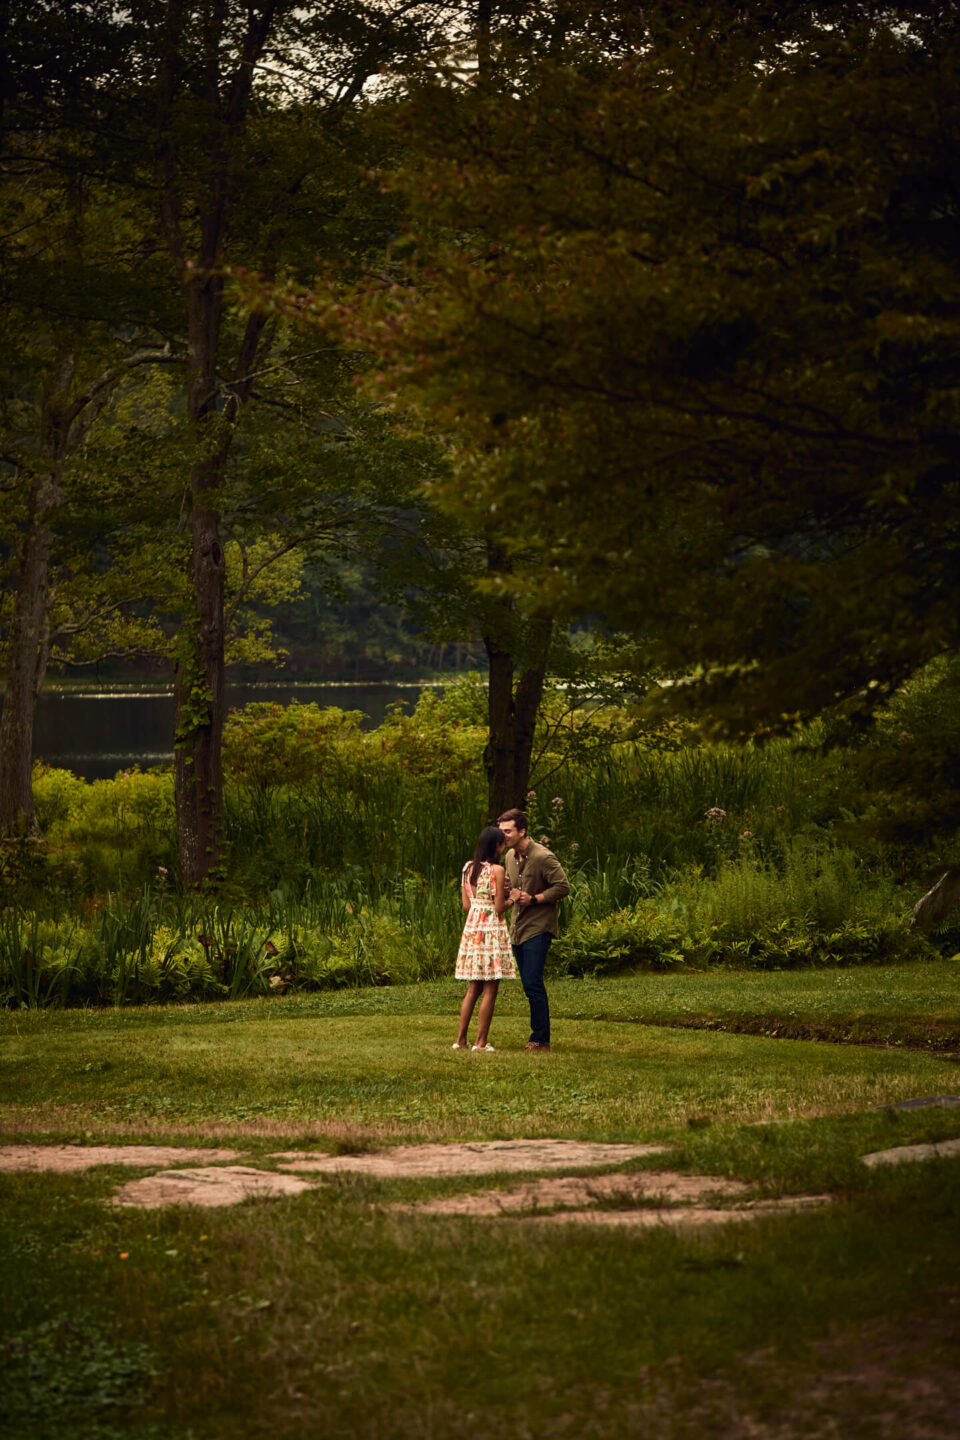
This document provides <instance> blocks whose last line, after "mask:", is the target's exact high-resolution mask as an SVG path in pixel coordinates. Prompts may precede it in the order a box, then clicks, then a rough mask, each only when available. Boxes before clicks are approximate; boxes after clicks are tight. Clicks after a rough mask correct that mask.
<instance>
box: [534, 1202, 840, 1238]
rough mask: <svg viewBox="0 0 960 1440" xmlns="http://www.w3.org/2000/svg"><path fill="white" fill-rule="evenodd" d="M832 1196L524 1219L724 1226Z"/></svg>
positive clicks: (643, 1226) (644, 1226)
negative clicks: (712, 1207)
mask: <svg viewBox="0 0 960 1440" xmlns="http://www.w3.org/2000/svg"><path fill="white" fill-rule="evenodd" d="M832 1204H833V1196H832V1195H784V1196H783V1197H782V1198H781V1199H779V1200H754V1201H751V1202H748V1203H747V1204H746V1205H734V1206H732V1207H731V1208H730V1209H729V1210H710V1209H707V1208H705V1207H703V1206H700V1205H686V1206H680V1207H678V1208H677V1209H675V1210H667V1209H651V1208H648V1209H646V1210H560V1211H557V1213H556V1214H553V1215H532V1216H529V1217H526V1218H528V1219H530V1220H532V1221H535V1222H536V1223H537V1224H539V1225H568V1224H575V1225H632V1226H633V1227H634V1228H635V1229H640V1230H655V1229H656V1228H657V1227H658V1226H664V1225H666V1226H670V1227H671V1228H676V1227H677V1226H680V1225H728V1224H730V1223H731V1222H732V1221H735V1220H764V1219H766V1218H767V1217H769V1216H772V1215H795V1214H796V1213H797V1211H798V1210H819V1209H820V1208H821V1207H822V1206H824V1205H832Z"/></svg>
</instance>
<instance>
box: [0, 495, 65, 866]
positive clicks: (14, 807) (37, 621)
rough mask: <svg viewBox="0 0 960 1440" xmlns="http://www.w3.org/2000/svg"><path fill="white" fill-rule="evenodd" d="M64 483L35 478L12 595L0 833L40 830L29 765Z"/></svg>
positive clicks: (0, 717)
mask: <svg viewBox="0 0 960 1440" xmlns="http://www.w3.org/2000/svg"><path fill="white" fill-rule="evenodd" d="M59 497H60V486H59V484H58V482H57V480H56V478H55V477H54V476H52V475H40V476H37V477H35V478H34V480H33V483H32V485H31V487H30V499H29V508H28V516H27V529H26V535H25V537H24V542H23V551H22V555H21V560H20V573H19V577H18V581H17V590H16V594H15V595H14V600H13V615H12V617H11V621H10V639H9V644H8V648H7V669H6V685H5V689H4V696H3V712H2V714H0V837H3V838H6V837H7V836H10V835H14V834H36V833H37V822H36V816H35V814H34V809H33V787H32V784H31V767H32V761H33V717H34V712H35V709H36V700H37V693H38V691H39V689H40V682H41V681H42V679H43V674H42V669H43V661H42V655H43V650H44V639H45V636H46V634H47V631H48V628H49V626H48V613H47V603H48V587H49V574H50V549H51V544H52V538H53V537H52V532H51V529H50V524H49V518H48V517H49V514H50V511H51V510H52V509H53V508H54V507H55V506H56V505H57V504H58V503H59Z"/></svg>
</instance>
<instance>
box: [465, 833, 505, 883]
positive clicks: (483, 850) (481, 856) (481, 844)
mask: <svg viewBox="0 0 960 1440" xmlns="http://www.w3.org/2000/svg"><path fill="white" fill-rule="evenodd" d="M505 839H506V836H505V835H504V833H503V831H502V830H499V829H498V828H497V826H496V825H485V826H484V827H483V829H482V830H481V831H480V838H479V840H478V841H477V848H476V850H474V852H473V865H472V866H471V867H470V884H471V885H476V883H477V876H478V875H479V874H480V867H481V865H483V863H484V861H487V860H489V861H490V862H491V864H492V863H493V861H494V860H496V858H497V852H498V851H499V849H500V846H501V845H502V844H503V842H504V840H505Z"/></svg>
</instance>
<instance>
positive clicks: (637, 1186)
mask: <svg viewBox="0 0 960 1440" xmlns="http://www.w3.org/2000/svg"><path fill="white" fill-rule="evenodd" d="M751 1188H752V1187H751V1186H749V1185H747V1184H745V1183H744V1181H742V1180H728V1179H725V1178H724V1177H722V1176H719V1175H681V1174H679V1173H678V1172H677V1171H675V1170H638V1171H635V1172H633V1173H621V1174H619V1175H617V1174H611V1175H592V1176H591V1175H586V1176H584V1175H562V1176H550V1177H549V1178H545V1179H542V1180H529V1181H527V1182H526V1184H524V1185H513V1186H511V1187H510V1188H509V1189H508V1190H484V1191H483V1192H482V1193H481V1194H479V1195H445V1196H442V1197H441V1198H440V1199H437V1200H416V1201H414V1202H413V1203H412V1204H409V1205H395V1206H393V1207H392V1208H393V1209H394V1210H402V1211H407V1212H408V1213H410V1214H418V1215H509V1214H515V1213H516V1212H518V1211H522V1210H548V1209H552V1207H553V1206H555V1205H569V1206H584V1205H594V1204H596V1202H597V1201H598V1200H609V1199H611V1198H612V1197H614V1196H618V1197H619V1196H622V1197H623V1199H624V1201H625V1202H628V1201H631V1200H632V1201H637V1200H659V1201H667V1202H669V1203H670V1204H686V1203H689V1202H690V1201H691V1200H701V1199H703V1197H704V1196H705V1195H744V1194H746V1192H747V1191H748V1190H750V1189H751Z"/></svg>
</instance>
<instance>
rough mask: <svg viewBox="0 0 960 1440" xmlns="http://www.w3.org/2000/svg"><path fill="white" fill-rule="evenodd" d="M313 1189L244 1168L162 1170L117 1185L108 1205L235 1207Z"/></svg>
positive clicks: (286, 1177)
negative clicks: (244, 1203)
mask: <svg viewBox="0 0 960 1440" xmlns="http://www.w3.org/2000/svg"><path fill="white" fill-rule="evenodd" d="M313 1188H314V1187H313V1185H312V1184H311V1182H310V1181H309V1180H298V1179H297V1177H296V1176H295V1175H275V1174H273V1173H272V1172H271V1171H269V1170H252V1169H251V1168H250V1167H249V1166H247V1165H224V1166H222V1167H221V1168H219V1169H210V1170H165V1171H164V1172H163V1174H161V1175H147V1176H145V1177H144V1178H143V1179H142V1180H130V1181H128V1182H127V1184H126V1185H123V1186H121V1188H120V1189H119V1190H118V1191H117V1193H116V1195H115V1196H114V1197H113V1199H112V1200H108V1201H107V1204H108V1205H126V1206H131V1207H134V1208H136V1209H138V1210H154V1209H157V1208H159V1206H161V1205H204V1206H213V1205H238V1204H239V1203H240V1202H241V1201H242V1200H250V1199H258V1200H262V1199H272V1198H274V1197H275V1196H278V1195H300V1194H302V1193H303V1191H304V1190H312V1189H313Z"/></svg>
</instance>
